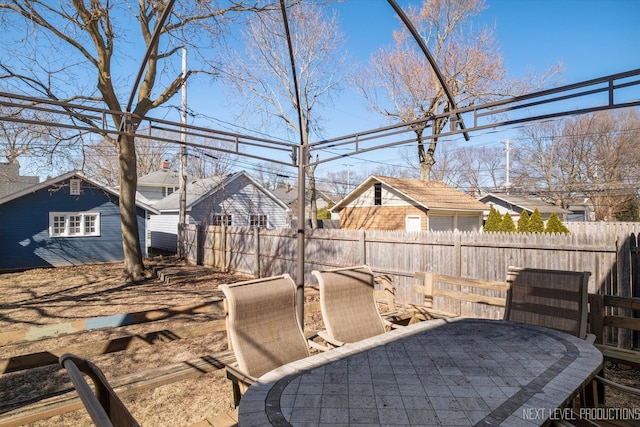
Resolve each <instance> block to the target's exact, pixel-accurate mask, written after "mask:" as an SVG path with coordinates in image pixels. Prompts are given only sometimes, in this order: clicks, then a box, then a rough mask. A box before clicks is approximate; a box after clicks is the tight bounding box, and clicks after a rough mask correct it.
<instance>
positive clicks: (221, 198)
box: [190, 176, 287, 228]
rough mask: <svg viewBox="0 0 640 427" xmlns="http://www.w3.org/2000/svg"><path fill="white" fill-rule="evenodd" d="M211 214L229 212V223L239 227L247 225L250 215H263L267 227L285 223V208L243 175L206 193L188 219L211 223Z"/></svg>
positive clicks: (206, 223)
mask: <svg viewBox="0 0 640 427" xmlns="http://www.w3.org/2000/svg"><path fill="white" fill-rule="evenodd" d="M212 214H225V215H231V218H232V225H233V226H238V227H244V226H249V218H250V216H251V215H266V216H267V227H269V228H277V227H286V226H287V210H286V209H285V208H283V207H282V206H281V205H280V204H278V203H277V202H276V201H275V200H273V199H272V198H271V197H269V196H268V195H267V194H265V193H264V192H263V191H261V189H260V188H258V187H256V186H255V185H254V184H253V183H252V182H251V181H249V180H248V179H246V178H245V177H244V176H239V177H238V178H237V179H234V180H233V181H232V182H231V183H230V184H229V185H227V186H226V187H224V188H223V189H221V190H219V191H216V192H215V193H213V194H211V195H209V196H208V197H206V198H205V199H203V200H202V201H201V202H200V203H198V204H197V205H194V206H193V207H192V209H191V211H190V215H191V218H193V220H194V221H195V222H198V223H199V224H201V225H203V226H206V225H210V221H211V215H212Z"/></svg>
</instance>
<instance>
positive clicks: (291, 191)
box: [272, 185, 333, 205]
mask: <svg viewBox="0 0 640 427" xmlns="http://www.w3.org/2000/svg"><path fill="white" fill-rule="evenodd" d="M272 192H273V194H274V195H275V196H276V197H277V198H279V199H280V200H282V201H283V202H284V203H285V204H287V205H291V204H292V203H295V202H297V201H298V186H297V185H291V186H289V188H288V189H287V187H278V188H276V189H275V190H272ZM316 197H317V198H318V199H324V200H326V201H327V203H333V199H332V198H331V197H330V196H329V195H328V194H327V193H325V192H324V191H321V190H317V189H316ZM305 199H306V200H305V203H309V201H310V199H309V194H308V193H307V194H305Z"/></svg>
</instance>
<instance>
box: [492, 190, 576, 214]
mask: <svg viewBox="0 0 640 427" xmlns="http://www.w3.org/2000/svg"><path fill="white" fill-rule="evenodd" d="M491 199H499V200H502V201H504V202H505V203H506V204H509V205H513V206H517V207H519V208H521V209H525V210H527V211H529V212H533V211H534V210H535V209H536V208H538V212H540V214H542V215H544V214H551V213H552V212H556V213H571V211H569V210H567V209H563V208H562V207H561V206H556V205H554V204H552V203H549V202H545V201H544V200H542V199H541V198H540V197H536V196H531V195H526V194H501V193H489V194H487V195H485V196H483V197H482V198H481V199H480V200H483V201H484V202H489V201H491Z"/></svg>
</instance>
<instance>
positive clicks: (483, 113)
mask: <svg viewBox="0 0 640 427" xmlns="http://www.w3.org/2000/svg"><path fill="white" fill-rule="evenodd" d="M174 2H175V0H169V1H168V2H167V8H166V9H165V11H164V12H163V14H162V16H161V17H160V18H159V20H158V23H157V25H156V27H155V30H154V33H153V36H152V40H151V42H150V44H149V46H148V48H147V51H146V54H145V56H144V59H143V62H142V64H141V66H140V70H139V72H138V76H137V79H136V81H135V84H134V87H133V88H132V92H131V97H130V99H129V103H128V104H127V108H126V110H125V111H124V112H117V111H109V110H105V109H100V108H92V107H83V106H74V105H70V104H69V103H65V102H61V101H51V100H42V99H37V98H31V97H26V96H20V95H16V94H9V93H3V92H0V105H7V106H10V107H14V106H16V105H19V104H16V103H15V102H16V101H19V102H24V103H25V104H24V105H22V106H23V107H25V108H31V109H35V110H42V111H48V112H51V113H54V114H59V113H61V112H60V110H59V109H62V114H68V115H69V116H70V117H75V116H81V115H82V114H87V113H89V114H95V113H99V114H102V115H105V114H119V115H121V126H120V129H118V130H114V131H113V133H115V134H116V135H117V136H118V138H120V137H122V136H123V135H125V134H127V135H130V134H131V131H130V129H128V127H127V126H126V122H127V121H129V120H132V117H131V108H132V105H133V100H134V97H135V94H136V92H137V90H138V85H139V82H140V79H141V77H142V74H143V73H144V70H145V69H146V66H147V62H148V60H149V57H150V55H151V52H152V50H153V49H154V48H155V46H156V44H157V43H158V40H159V37H160V34H161V33H162V30H163V27H164V23H165V21H166V20H167V19H168V17H169V16H170V14H171V10H172V8H173V5H174ZM388 2H389V4H390V5H391V6H392V7H393V8H394V10H395V11H396V13H397V14H398V15H399V17H400V18H401V19H402V21H403V22H404V24H405V25H406V26H407V28H408V29H409V31H410V32H411V34H412V35H413V37H414V38H415V40H416V42H417V43H418V44H419V45H420V48H421V49H422V51H423V53H424V54H425V56H426V57H427V59H428V60H429V63H430V64H431V66H432V67H433V70H434V72H435V73H436V76H437V77H438V80H439V82H440V84H441V85H442V87H443V89H444V91H445V94H446V96H447V98H448V101H449V103H450V108H449V111H447V112H445V114H441V115H439V116H434V117H432V118H426V119H421V120H418V121H416V122H413V123H418V122H424V121H425V120H432V119H434V118H451V117H452V116H455V117H456V123H458V124H459V125H460V130H458V129H452V130H451V131H450V132H448V133H445V134H444V135H445V136H446V135H453V134H459V133H463V134H464V136H465V139H466V140H469V137H468V135H467V132H468V131H469V130H474V131H475V130H480V129H486V128H495V127H496V126H506V125H512V124H517V123H523V122H531V121H535V120H542V119H548V118H553V117H561V116H566V115H575V114H584V113H588V112H592V111H600V110H608V109H614V108H625V107H637V106H640V99H638V98H637V97H633V99H630V100H629V99H627V100H625V99H624V96H622V97H621V99H617V97H615V96H614V94H617V93H618V92H620V91H624V90H629V88H635V87H640V69H636V70H631V71H628V72H625V73H619V74H615V75H610V76H606V77H601V78H598V79H593V80H589V81H586V82H581V83H575V84H572V85H568V86H564V87H559V88H555V89H550V90H545V91H541V92H536V93H531V94H527V95H523V96H519V97H515V98H511V99H506V100H501V101H496V102H493V103H489V104H484V105H477V106H473V107H466V108H463V109H457V108H456V107H455V102H454V99H453V95H452V93H451V91H450V90H449V88H448V87H447V85H446V82H445V80H444V76H443V75H442V73H441V72H440V70H439V68H438V66H437V64H436V63H435V61H434V59H433V57H432V56H431V54H430V52H429V50H428V49H427V47H426V45H425V44H424V42H423V41H422V39H421V37H420V35H419V34H418V32H417V31H416V29H415V27H413V24H412V23H411V21H410V20H409V19H408V17H407V16H406V15H405V14H404V12H403V11H402V9H400V8H399V7H398V5H397V3H396V2H395V0H388ZM280 5H281V10H282V14H283V19H284V23H285V31H286V33H287V42H288V48H289V54H290V61H291V69H292V73H293V78H294V84H295V91H296V98H297V100H298V114H299V123H300V129H302V125H303V115H302V112H301V111H300V108H301V106H300V102H299V88H298V82H297V73H296V68H295V58H294V57H293V49H292V45H291V37H290V32H289V26H288V21H287V15H286V7H285V0H280ZM594 94H607V95H608V101H607V102H606V103H604V104H603V105H600V106H596V107H588V108H582V109H578V110H571V111H569V110H567V109H561V110H560V111H557V112H554V113H545V114H540V115H537V116H536V115H533V116H532V115H527V116H526V117H521V118H517V119H509V120H506V121H505V120H495V121H492V120H489V122H487V123H480V122H479V121H480V120H483V119H484V120H486V119H488V118H491V117H492V115H496V114H504V113H507V112H518V111H523V110H527V111H528V109H529V108H532V107H536V106H541V105H548V104H553V103H555V102H558V101H563V100H566V99H573V98H579V97H583V96H591V95H594ZM621 95H622V94H621ZM4 98H6V99H7V100H3V99H4ZM41 104H45V106H44V107H42V106H38V105H41ZM80 111H85V113H80ZM462 115H465V116H466V117H467V118H469V117H468V116H469V115H471V118H470V121H471V122H472V125H471V128H470V129H466V128H465V126H464V124H463V122H462V117H461V116H462ZM0 118H1V119H2V120H7V121H14V122H16V121H20V122H23V123H31V121H29V120H24V119H21V120H19V119H17V118H14V117H0ZM136 119H137V120H149V122H150V126H149V129H151V128H154V129H163V130H170V131H173V128H179V129H180V131H179V132H187V133H188V134H189V135H195V136H199V137H213V138H216V139H219V140H224V141H227V142H230V143H232V144H234V146H235V150H232V149H230V150H221V151H224V152H229V153H232V154H239V151H238V147H239V146H240V145H243V146H248V147H261V148H269V149H273V150H276V151H279V152H289V153H291V154H292V158H293V165H291V164H288V163H285V162H283V161H280V160H278V159H277V158H265V157H260V156H257V155H251V154H244V155H245V156H246V157H250V158H255V159H259V160H265V161H271V162H275V163H279V164H283V165H285V164H286V165H289V166H298V171H299V172H298V181H299V185H298V200H304V198H305V189H304V187H305V169H306V167H307V166H308V165H309V164H311V162H310V161H309V157H308V156H309V154H310V152H311V150H312V148H310V145H312V146H314V147H315V146H317V147H320V146H327V147H331V146H339V145H345V144H355V146H356V150H355V151H353V152H352V153H350V154H346V155H345V154H343V155H340V156H334V157H333V158H329V159H326V160H324V161H323V162H325V161H331V160H335V159H337V158H342V157H345V156H348V155H352V154H357V153H359V152H365V151H371V150H374V149H382V148H387V147H391V146H396V145H398V144H403V143H405V142H406V141H400V142H396V143H392V144H377V145H375V146H373V147H370V148H364V149H363V148H358V141H359V137H360V136H364V138H363V139H368V140H372V139H375V138H378V136H376V134H379V133H381V134H382V136H385V135H389V134H399V133H401V131H400V129H401V128H402V127H404V128H406V125H407V124H406V123H401V124H397V125H393V126H389V127H385V128H380V129H375V130H369V131H365V132H360V133H358V134H353V135H346V136H342V137H339V138H334V139H331V140H325V141H320V142H318V143H313V144H309V141H307V140H305V139H304V138H303V135H302V132H300V144H299V145H295V144H294V143H288V142H287V143H285V142H281V141H272V140H266V139H264V138H257V137H252V136H246V135H241V134H233V133H229V132H223V131H216V130H212V129H209V128H203V127H198V126H193V125H191V126H185V125H184V124H176V123H173V122H169V121H165V120H159V119H152V118H148V117H137V118H136ZM33 123H34V124H36V123H38V122H33ZM50 125H56V126H58V127H62V128H68V129H75V130H79V131H86V132H92V131H93V132H95V131H96V130H95V129H92V128H88V127H87V128H85V127H78V126H77V125H66V124H63V123H61V122H55V123H50ZM100 132H109V131H108V130H106V129H103V130H101V131H100ZM136 137H142V138H145V137H146V138H150V136H144V135H139V134H137V133H136ZM154 139H156V140H164V141H167V142H175V140H173V139H169V138H166V139H163V138H156V137H154ZM189 145H191V146H199V147H201V148H209V147H207V146H205V145H200V144H193V143H192V144H189ZM296 157H297V160H296ZM317 163H318V162H317V161H316V162H315V163H314V164H317ZM298 205H299V206H298V209H299V211H298V235H297V237H298V254H297V255H298V256H297V258H298V259H297V270H298V271H297V286H298V294H297V296H296V304H297V310H298V315H299V319H300V322H301V323H302V322H303V319H304V244H305V243H304V242H305V222H306V221H305V209H304V203H299V204H298Z"/></svg>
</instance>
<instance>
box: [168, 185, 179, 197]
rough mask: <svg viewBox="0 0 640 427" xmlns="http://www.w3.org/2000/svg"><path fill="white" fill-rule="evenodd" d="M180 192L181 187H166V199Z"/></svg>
mask: <svg viewBox="0 0 640 427" xmlns="http://www.w3.org/2000/svg"><path fill="white" fill-rule="evenodd" d="M178 191H180V187H174V186H173V185H169V186H166V187H164V197H167V196H169V195H171V194H173V193H175V192H178Z"/></svg>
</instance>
